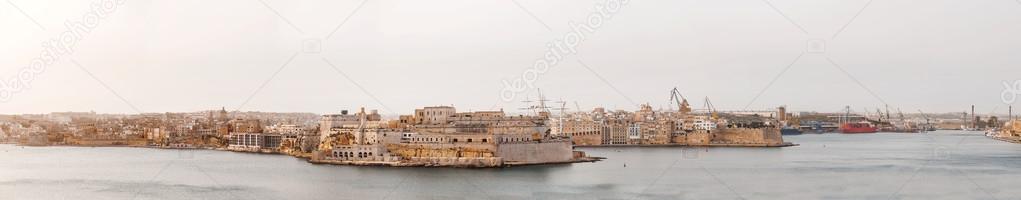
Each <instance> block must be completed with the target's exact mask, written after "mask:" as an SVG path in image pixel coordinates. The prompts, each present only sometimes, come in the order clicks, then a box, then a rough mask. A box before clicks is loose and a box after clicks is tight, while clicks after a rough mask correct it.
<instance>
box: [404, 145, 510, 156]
mask: <svg viewBox="0 0 1021 200" xmlns="http://www.w3.org/2000/svg"><path fill="white" fill-rule="evenodd" d="M386 148H387V151H388V152H390V155H393V156H398V157H402V158H416V157H450V158H458V157H469V158H480V157H496V156H495V153H494V152H496V146H495V145H494V144H488V143H483V144H389V145H387V146H386Z"/></svg>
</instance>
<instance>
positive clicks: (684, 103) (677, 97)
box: [670, 87, 691, 114]
mask: <svg viewBox="0 0 1021 200" xmlns="http://www.w3.org/2000/svg"><path fill="white" fill-rule="evenodd" d="M670 101H672V102H671V103H673V102H677V112H679V113H682V114H686V113H689V112H691V108H690V107H689V106H688V99H685V98H684V96H683V95H681V91H680V90H677V87H674V89H673V90H670Z"/></svg>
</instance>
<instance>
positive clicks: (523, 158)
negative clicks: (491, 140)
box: [496, 141, 574, 164]
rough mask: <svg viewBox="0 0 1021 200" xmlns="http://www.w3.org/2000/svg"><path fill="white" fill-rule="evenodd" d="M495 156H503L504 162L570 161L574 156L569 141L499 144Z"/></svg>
mask: <svg viewBox="0 0 1021 200" xmlns="http://www.w3.org/2000/svg"><path fill="white" fill-rule="evenodd" d="M496 156H499V157H501V158H503V162H504V164H539V163H557V162H570V161H571V160H572V158H573V157H574V151H573V148H572V147H571V143H570V142H567V141H563V142H544V143H511V144H500V146H499V147H498V149H497V151H496Z"/></svg>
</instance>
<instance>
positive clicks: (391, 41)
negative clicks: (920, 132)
mask: <svg viewBox="0 0 1021 200" xmlns="http://www.w3.org/2000/svg"><path fill="white" fill-rule="evenodd" d="M92 4H96V5H98V6H92ZM610 4H612V6H610ZM608 6H609V7H608ZM611 7H612V8H614V9H611ZM96 8H98V9H96ZM96 10H99V11H96ZM593 20H595V21H593ZM594 22H599V23H594ZM85 23H88V25H82V24H85ZM69 24H70V25H69ZM76 25H77V26H76ZM0 26H2V27H3V30H4V31H0V54H2V55H4V56H2V57H0V80H3V81H4V82H3V83H4V85H0V89H3V92H5V93H4V96H5V97H6V98H5V99H2V100H3V101H0V113H3V114H23V113H49V112H63V111H95V112H99V113H140V112H185V111H199V110H210V109H219V108H221V107H223V108H226V109H227V110H242V111H270V112H312V113H324V114H325V113H337V112H339V111H340V110H343V109H348V110H357V108H359V107H366V108H367V109H378V110H380V112H382V113H384V114H407V113H411V112H413V109H415V108H420V107H425V106H436V105H454V106H456V107H457V108H458V110H459V111H469V110H498V109H504V110H505V111H508V112H518V111H520V110H519V108H522V107H525V106H527V105H529V104H530V103H527V102H523V101H528V100H535V99H536V98H537V96H538V95H537V93H538V90H540V89H541V91H542V93H543V95H544V96H545V97H546V98H547V99H551V100H554V101H563V102H564V103H563V104H561V105H563V106H564V107H566V108H568V110H576V109H577V108H581V109H582V110H590V109H591V108H593V107H606V108H610V109H626V110H634V109H637V107H638V104H642V103H649V104H650V105H652V106H653V107H654V108H664V109H666V108H670V107H671V106H672V105H671V104H670V90H671V89H672V88H674V87H677V88H678V89H679V90H680V91H681V93H682V94H683V95H684V96H685V97H686V98H688V100H689V101H691V102H692V104H693V105H694V106H695V107H704V105H705V103H704V102H705V101H704V99H705V98H706V97H708V98H709V99H710V100H711V102H712V104H713V105H714V106H715V108H716V109H718V110H769V109H773V108H775V107H777V106H780V105H786V106H788V107H789V109H790V110H794V111H821V112H836V111H841V110H842V109H844V107H845V106H850V107H851V108H852V109H854V110H856V111H861V110H864V109H869V110H873V111H874V110H875V108H882V107H885V105H889V106H890V107H891V108H892V109H897V108H900V109H901V110H903V111H904V112H909V113H913V112H916V111H917V110H924V111H926V112H963V111H966V110H968V109H969V107H970V105H976V106H977V108H976V112H978V113H990V112H996V113H1006V112H1007V106H1008V105H1010V104H1014V105H1018V103H1016V102H1014V101H1008V100H1012V98H1004V97H1016V94H1018V93H1021V91H1018V90H1019V89H1021V88H1017V87H1021V85H1019V86H1017V87H1005V86H1004V83H1005V82H1008V83H1013V82H1014V81H1016V80H1019V79H1021V66H1019V64H1021V56H1018V55H1021V48H1019V47H1021V37H1019V35H1021V2H1019V1H1015V0H977V1H960V0H953V1H952V0H932V1H924V2H920V1H906V0H888V1H874V2H873V1H869V0H839V1H838V0H768V1H764V0H719V1H695V0H630V1H623V0H613V1H605V0H596V1H589V0H572V1H543V0H442V1H421V0H368V1H363V0H322V1H318V0H315V1H312V0H303V1H285V0H219V1H199V0H176V1H154V0H123V1H121V0H45V1H30V0H9V1H7V2H4V3H0ZM578 27H583V28H578ZM69 31H71V33H77V34H70V36H68V34H66V33H68V32H69ZM577 36H583V37H584V39H578V38H581V37H577ZM569 38H573V39H574V40H571V41H575V42H574V43H571V44H570V45H568V46H569V47H572V48H571V49H574V50H573V51H570V52H565V51H562V49H564V48H562V47H563V44H564V43H566V41H568V39H569ZM55 44H65V47H71V48H67V49H71V50H70V51H65V52H64V53H53V52H55V51H58V50H54V49H59V48H56V47H54V48H51V47H53V46H55ZM557 44H561V46H560V47H559V48H558V46H557ZM48 49H49V50H48ZM45 52H51V54H49V55H50V56H43V54H45ZM549 52H557V53H558V54H557V56H555V57H556V58H555V59H556V61H557V62H556V63H555V64H550V63H551V62H549V61H550V59H549V57H548V56H547V55H549ZM53 55H59V56H53ZM44 57H45V59H46V62H38V59H42V58H44ZM39 63H42V64H39ZM537 63H546V65H539V64H537ZM540 66H541V67H540ZM19 74H23V77H22V78H19ZM29 76H31V78H26V77H29ZM515 81H517V84H515ZM14 82H18V83H21V85H23V86H26V87H18V88H15V87H13V86H12V85H14V84H13V83H14ZM508 85H509V86H508ZM1008 85H1009V84H1008ZM1018 101H1021V99H1018ZM551 104H553V103H551ZM561 105H555V106H561Z"/></svg>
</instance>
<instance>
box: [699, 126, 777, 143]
mask: <svg viewBox="0 0 1021 200" xmlns="http://www.w3.org/2000/svg"><path fill="white" fill-rule="evenodd" d="M712 138H713V139H712V142H713V143H728V144H782V143H783V138H782V137H781V135H780V130H779V129H775V128H765V129H750V128H721V129H717V130H715V131H713V137H712Z"/></svg>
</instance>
